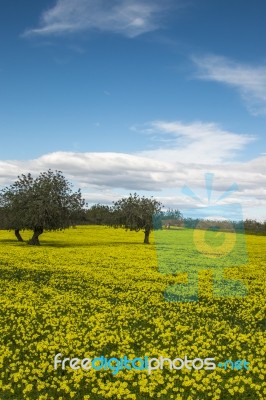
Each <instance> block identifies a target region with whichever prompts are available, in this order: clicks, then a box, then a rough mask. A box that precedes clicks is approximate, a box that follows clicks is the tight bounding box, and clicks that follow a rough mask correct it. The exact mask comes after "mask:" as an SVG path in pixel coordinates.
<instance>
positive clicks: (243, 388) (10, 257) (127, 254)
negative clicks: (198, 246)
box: [0, 226, 266, 400]
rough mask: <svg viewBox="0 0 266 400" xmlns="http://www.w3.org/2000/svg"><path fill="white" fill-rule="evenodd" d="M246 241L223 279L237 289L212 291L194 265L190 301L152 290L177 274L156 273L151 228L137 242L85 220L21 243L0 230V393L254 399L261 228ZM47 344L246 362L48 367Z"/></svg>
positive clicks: (261, 349) (260, 387) (15, 398)
mask: <svg viewBox="0 0 266 400" xmlns="http://www.w3.org/2000/svg"><path fill="white" fill-rule="evenodd" d="M184 234H185V230H184V231H180V232H179V235H184ZM23 236H24V237H25V238H26V239H27V238H29V237H30V232H24V233H23ZM180 237H181V236H180ZM246 238H247V246H248V256H249V260H248V264H246V265H242V266H238V267H235V268H230V270H229V269H228V274H227V276H228V277H235V278H238V279H242V280H243V282H245V284H246V285H247V287H248V291H249V292H248V296H246V297H243V298H237V297H232V298H219V297H213V296H212V286H211V279H212V276H211V271H210V270H207V271H201V272H200V280H199V301H196V302H183V303H182V302H178V301H173V302H171V301H166V300H165V298H164V296H163V292H164V290H165V289H166V288H167V287H168V286H169V285H173V284H175V283H178V282H179V283H182V282H183V283H184V282H185V279H186V275H185V274H184V273H183V274H181V275H179V274H174V275H168V274H165V275H164V274H161V273H160V272H159V270H158V265H157V256H156V248H155V246H154V236H152V238H151V245H143V244H142V241H143V233H142V232H138V233H136V232H130V231H127V232H125V231H124V230H122V229H112V228H107V227H99V226H98V227H96V226H87V227H77V228H76V229H69V230H65V231H60V232H50V233H45V234H43V235H42V236H41V237H40V239H41V243H42V245H41V246H40V247H32V246H28V245H26V244H25V243H18V242H16V241H15V240H14V235H13V232H5V231H0V246H1V247H0V279H1V297H0V302H1V308H0V320H1V325H0V329H1V332H0V333H1V335H0V349H1V352H0V370H1V375H0V393H1V394H0V399H1V400H5V399H12V400H24V399H25V400H35V399H40V400H45V399H47V400H50V399H61V400H67V399H75V400H76V399H83V400H89V399H93V400H96V399H99V400H102V399H122V400H124V399H136V400H148V399H157V398H158V399H163V400H170V399H174V400H199V399H202V400H205V399H214V400H216V399H217V400H218V399H221V400H229V399H244V400H247V399H250V400H256V399H265V398H266V383H265V380H264V372H265V347H266V346H265V298H266V296H265V286H264V279H265V278H264V276H265V260H266V237H265V236H251V235H250V236H246ZM180 256H181V255H180ZM58 353H61V354H62V358H64V357H68V358H74V357H77V358H80V359H83V358H85V357H88V358H94V357H100V356H104V357H106V358H111V357H115V358H118V359H119V358H120V357H124V356H127V357H128V358H129V359H130V358H131V359H133V358H135V357H141V358H144V357H145V356H148V357H150V358H151V357H157V358H159V357H160V356H163V357H167V358H170V359H175V358H177V357H179V358H184V357H185V355H187V357H188V358H190V359H194V358H202V359H204V358H206V357H212V358H215V362H216V364H218V363H219V362H220V361H221V362H222V361H226V360H230V359H231V360H232V361H233V362H235V361H237V360H246V361H247V362H249V366H248V369H243V368H242V369H241V370H235V369H234V370H232V368H230V367H228V368H226V369H225V368H223V367H218V366H217V368H216V369H214V370H205V369H200V370H196V369H192V370H188V369H186V368H183V369H180V370H174V369H172V370H170V369H169V368H167V364H166V366H165V368H164V369H162V370H161V369H157V370H154V371H152V373H150V374H148V372H147V371H146V370H133V369H132V370H126V369H124V370H121V371H119V372H118V373H117V374H114V373H112V371H111V370H110V369H108V370H99V371H97V370H94V369H89V370H82V369H77V370H73V369H71V368H70V367H67V368H66V369H65V370H63V369H62V368H58V369H56V370H55V369H54V357H55V355H56V354H58Z"/></svg>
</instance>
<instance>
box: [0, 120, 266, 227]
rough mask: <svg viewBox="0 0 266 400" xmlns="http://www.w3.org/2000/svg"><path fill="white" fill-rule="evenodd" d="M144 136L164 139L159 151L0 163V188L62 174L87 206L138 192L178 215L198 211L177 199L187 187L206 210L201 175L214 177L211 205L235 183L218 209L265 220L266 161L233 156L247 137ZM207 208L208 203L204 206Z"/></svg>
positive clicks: (185, 128) (181, 128)
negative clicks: (234, 208) (229, 207)
mask: <svg viewBox="0 0 266 400" xmlns="http://www.w3.org/2000/svg"><path fill="white" fill-rule="evenodd" d="M142 130H144V131H146V132H148V133H149V134H151V135H153V136H155V137H157V138H158V139H159V140H161V138H162V136H163V138H164V139H165V141H164V142H163V146H164V147H161V148H157V149H154V150H150V151H146V152H142V153H141V154H126V153H115V152H112V153H111V152H105V153H103V152H102V153H100V152H99V153H97V152H95V153H83V152H62V151H61V152H60V151H58V152H53V153H50V154H44V155H43V156H41V157H39V158H36V159H33V160H24V161H21V160H20V161H18V160H8V161H1V160H0V185H2V186H5V185H9V184H10V183H12V182H13V181H14V180H15V179H16V178H17V176H18V175H21V174H23V173H24V174H26V173H28V172H31V173H32V174H33V175H37V174H38V173H39V172H42V171H46V170H48V169H49V168H51V169H52V170H55V169H57V170H60V171H62V172H63V174H64V175H65V176H66V178H67V179H69V180H71V181H73V183H74V184H75V186H76V187H80V188H81V189H82V193H83V194H84V196H85V197H86V199H87V201H88V202H89V203H98V202H100V203H107V204H110V203H111V202H112V201H115V200H117V199H118V198H121V197H122V196H125V195H128V194H129V193H130V192H131V193H133V192H135V191H136V192H138V193H140V194H144V195H147V196H150V195H154V196H155V197H156V198H158V199H159V200H160V201H161V202H162V203H163V204H164V205H165V206H166V207H167V206H168V207H174V208H179V209H181V210H183V209H187V208H191V207H193V208H194V207H202V204H201V203H200V202H198V201H195V200H193V199H191V198H190V197H188V196H185V195H184V194H182V193H181V188H182V187H183V186H185V185H186V186H189V187H190V188H192V189H193V190H194V191H195V193H196V194H198V195H199V197H200V198H201V199H202V200H203V203H204V204H206V201H207V196H206V191H205V189H206V188H205V178H204V174H205V173H207V172H211V173H213V174H214V193H213V199H214V200H215V199H218V198H219V197H220V196H221V194H223V193H224V192H226V191H227V190H228V188H229V187H230V186H231V185H232V184H233V183H234V182H236V183H237V185H238V190H237V191H236V192H235V193H231V194H230V196H228V198H225V199H224V200H222V204H231V203H235V202H239V203H240V204H242V205H243V207H244V208H245V217H250V218H255V217H256V218H258V219H262V220H263V219H265V218H266V215H265V209H266V191H265V181H266V156H263V155H261V156H259V157H257V158H255V159H253V160H250V161H245V162H236V161H235V159H233V158H232V155H233V154H235V153H237V151H239V150H241V149H242V148H243V147H244V146H245V145H247V144H248V143H249V142H250V140H251V137H250V136H244V135H240V134H237V133H233V132H229V131H225V130H223V129H221V128H220V127H218V126H217V125H216V124H214V123H203V122H195V123H191V124H184V123H181V122H178V121H174V122H167V121H156V122H152V123H150V124H147V125H146V126H145V129H144V128H143V127H142ZM207 203H208V202H207Z"/></svg>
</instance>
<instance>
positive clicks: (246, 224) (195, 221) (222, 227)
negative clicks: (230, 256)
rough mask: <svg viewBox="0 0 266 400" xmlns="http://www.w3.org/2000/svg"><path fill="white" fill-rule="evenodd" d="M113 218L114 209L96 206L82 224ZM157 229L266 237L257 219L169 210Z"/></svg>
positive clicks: (265, 226)
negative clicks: (206, 216)
mask: <svg viewBox="0 0 266 400" xmlns="http://www.w3.org/2000/svg"><path fill="white" fill-rule="evenodd" d="M111 218H112V207H109V206H105V205H101V204H96V205H93V206H92V207H90V208H89V209H87V210H86V213H85V218H84V220H83V221H81V224H90V225H108V224H109V221H110V219H111ZM154 223H155V226H154V227H155V229H161V228H164V227H165V228H169V229H171V227H179V228H191V229H210V230H217V231H218V230H219V231H223V232H234V231H235V232H239V233H244V232H245V233H249V234H254V235H266V221H264V222H259V221H257V220H255V219H246V220H245V221H227V220H222V221H221V220H217V221H215V220H206V219H200V218H184V217H183V216H182V214H181V212H180V211H179V210H172V209H169V210H167V211H162V212H161V213H160V214H159V216H158V215H157V216H156V221H154Z"/></svg>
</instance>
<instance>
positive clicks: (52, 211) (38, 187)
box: [0, 169, 85, 245]
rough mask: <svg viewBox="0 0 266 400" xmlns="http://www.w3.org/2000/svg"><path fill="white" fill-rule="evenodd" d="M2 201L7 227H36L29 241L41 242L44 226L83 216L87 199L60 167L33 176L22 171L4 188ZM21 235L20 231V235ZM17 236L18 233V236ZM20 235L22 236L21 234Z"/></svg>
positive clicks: (60, 224) (60, 226)
mask: <svg viewBox="0 0 266 400" xmlns="http://www.w3.org/2000/svg"><path fill="white" fill-rule="evenodd" d="M0 204H1V208H2V211H3V213H4V215H5V228H7V229H15V231H16V232H17V233H18V234H19V230H20V229H31V230H33V231H34V233H33V236H32V238H31V240H30V241H29V244H34V245H36V244H39V235H41V234H42V233H43V231H44V230H57V229H63V228H67V227H69V226H71V225H73V223H75V221H76V220H77V219H79V218H80V216H81V214H82V212H83V207H84V204H85V200H84V199H83V198H82V196H81V192H80V190H78V191H77V192H73V191H72V185H71V183H70V182H68V181H67V179H66V178H65V177H64V176H63V174H62V172H61V171H55V172H53V171H52V170H50V169H49V170H48V171H47V172H42V173H40V174H39V176H37V178H33V176H32V175H31V174H27V175H23V174H22V175H21V176H19V177H18V180H17V181H16V182H15V183H13V184H12V185H10V186H9V187H6V188H5V189H3V190H2V191H1V194H0ZM19 236H20V235H19ZM17 237H18V236H17ZM18 238H19V237H18Z"/></svg>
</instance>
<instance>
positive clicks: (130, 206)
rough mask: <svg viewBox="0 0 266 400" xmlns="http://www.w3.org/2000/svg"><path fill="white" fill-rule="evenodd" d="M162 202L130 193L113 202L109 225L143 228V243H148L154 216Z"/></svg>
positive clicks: (135, 228)
mask: <svg viewBox="0 0 266 400" xmlns="http://www.w3.org/2000/svg"><path fill="white" fill-rule="evenodd" d="M161 207H162V204H161V203H160V202H159V201H157V200H155V199H154V198H153V197H151V198H147V197H144V196H142V197H140V196H139V195H137V193H134V194H133V195H132V194H131V193H130V195H129V197H124V198H122V199H120V200H118V201H116V202H115V203H114V206H113V208H112V220H111V222H110V224H109V225H112V226H115V227H123V228H125V229H130V230H135V231H139V230H143V231H144V243H146V244H148V243H149V235H150V232H151V230H152V229H153V227H154V226H153V220H154V216H156V215H158V214H160V212H161Z"/></svg>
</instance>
